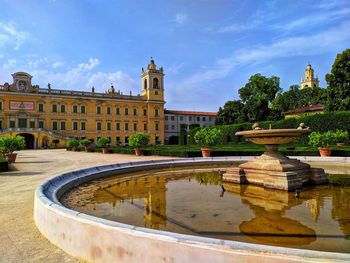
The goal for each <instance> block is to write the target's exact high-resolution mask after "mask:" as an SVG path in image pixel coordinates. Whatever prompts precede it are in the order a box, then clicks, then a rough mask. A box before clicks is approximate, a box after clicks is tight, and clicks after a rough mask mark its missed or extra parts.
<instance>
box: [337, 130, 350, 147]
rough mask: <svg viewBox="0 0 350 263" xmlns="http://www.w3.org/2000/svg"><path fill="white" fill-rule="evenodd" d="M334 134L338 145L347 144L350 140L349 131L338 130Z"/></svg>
mask: <svg viewBox="0 0 350 263" xmlns="http://www.w3.org/2000/svg"><path fill="white" fill-rule="evenodd" d="M334 136H335V140H336V141H335V142H336V145H337V146H345V145H346V144H347V143H348V142H349V133H348V131H343V130H336V131H335V134H334Z"/></svg>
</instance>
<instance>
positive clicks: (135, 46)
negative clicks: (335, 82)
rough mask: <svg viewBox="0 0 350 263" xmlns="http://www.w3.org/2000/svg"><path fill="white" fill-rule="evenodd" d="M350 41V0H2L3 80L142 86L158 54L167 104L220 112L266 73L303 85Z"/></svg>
mask: <svg viewBox="0 0 350 263" xmlns="http://www.w3.org/2000/svg"><path fill="white" fill-rule="evenodd" d="M345 48H350V1H348V0H343V1H341V0H340V1H334V0H326V1H320V0H319V1H297V0H294V1H288V0H280V1H257V0H256V1H241V0H240V1H236V0H232V1H226V0H210V1H209V0H196V1H188V0H168V1H155V0H147V1H143V0H118V1H117V0H115V1H112V0H110V1H104V0H85V1H82V0H81V1H78V0H76V1H72V0H56V1H54V0H51V1H44V0H38V1H29V0H28V1H16V0H0V83H1V84H2V83H4V82H11V80H12V77H11V73H14V72H16V71H26V72H28V73H30V74H31V75H33V83H34V84H39V85H40V86H44V87H46V85H47V83H48V82H50V83H51V86H52V88H60V89H74V90H90V89H91V87H92V86H95V88H96V90H97V91H101V92H104V91H106V90H107V88H108V87H109V86H110V84H111V83H113V84H114V85H115V86H116V87H117V89H120V90H121V91H123V92H124V93H129V91H130V90H131V91H132V92H133V93H135V94H136V93H140V91H141V81H140V71H141V67H146V66H147V64H148V62H149V60H150V57H151V56H152V57H153V58H154V59H155V62H156V64H157V65H158V66H163V67H164V70H165V74H166V76H165V89H166V101H167V103H166V108H168V109H183V110H202V111H217V109H218V107H219V106H222V105H223V104H224V102H225V101H227V100H232V99H237V98H238V93H237V91H238V89H239V88H241V87H242V86H244V84H245V83H246V82H247V81H248V78H249V77H250V76H251V75H253V74H255V73H261V74H263V75H266V76H272V75H276V76H278V77H280V78H281V87H282V88H283V89H288V88H289V86H290V85H293V84H299V82H300V77H301V76H302V75H303V72H304V69H305V67H306V65H307V63H308V62H310V63H311V64H312V65H313V67H314V69H315V72H316V73H318V75H319V78H320V85H321V87H325V86H326V83H325V80H324V75H325V74H326V73H327V72H329V71H330V69H331V66H332V64H333V61H334V58H335V56H336V54H337V53H340V52H341V51H342V50H344V49H345Z"/></svg>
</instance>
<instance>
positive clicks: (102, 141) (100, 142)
mask: <svg viewBox="0 0 350 263" xmlns="http://www.w3.org/2000/svg"><path fill="white" fill-rule="evenodd" d="M108 144H109V139H108V138H106V137H101V138H100V139H98V141H97V143H96V145H97V147H99V148H106V147H107V145H108Z"/></svg>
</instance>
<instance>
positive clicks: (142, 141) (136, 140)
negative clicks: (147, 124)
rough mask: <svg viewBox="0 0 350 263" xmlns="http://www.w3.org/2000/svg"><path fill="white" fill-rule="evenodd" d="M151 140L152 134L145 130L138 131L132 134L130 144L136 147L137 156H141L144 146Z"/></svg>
mask: <svg viewBox="0 0 350 263" xmlns="http://www.w3.org/2000/svg"><path fill="white" fill-rule="evenodd" d="M149 141H150V135H149V134H148V133H144V132H137V133H135V134H133V135H131V136H130V139H129V145H130V146H132V147H134V148H135V154H136V156H140V155H141V152H142V147H145V146H146V145H147V144H148V143H149Z"/></svg>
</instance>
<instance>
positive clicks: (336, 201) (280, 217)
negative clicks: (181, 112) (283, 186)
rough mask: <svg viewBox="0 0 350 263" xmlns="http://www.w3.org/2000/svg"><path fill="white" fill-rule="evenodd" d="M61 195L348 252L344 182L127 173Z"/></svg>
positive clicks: (165, 221) (173, 224) (245, 235)
mask: <svg viewBox="0 0 350 263" xmlns="http://www.w3.org/2000/svg"><path fill="white" fill-rule="evenodd" d="M62 202H63V203H64V204H65V205H66V206H68V207H72V208H74V209H76V210H79V211H81V212H84V213H88V214H92V215H96V216H100V217H103V218H106V219H110V220H115V221H119V222H124V223H129V224H134V225H138V226H145V227H148V228H153V229H161V230H167V231H173V232H179V233H186V234H193V235H202V236H209V237H217V238H223V239H229V240H237V241H245V242H254V243H261V244H267V245H279V246H288V247H299V248H307V249H316V250H325V251H337V252H350V241H349V240H348V237H349V235H350V187H334V186H319V187H313V188H310V189H306V190H304V191H303V192H301V194H300V197H299V198H296V197H295V195H294V193H288V192H285V191H278V190H270V189H265V188H263V187H258V186H252V185H238V184H229V183H223V182H222V181H221V177H220V173H219V172H213V171H204V172H203V171H202V170H201V171H194V170H191V171H188V170H187V171H181V170H180V171H179V170H174V171H173V172H169V171H167V172H164V171H157V172H153V173H152V175H149V174H145V173H144V174H142V173H139V174H137V173H134V174H131V175H130V176H129V177H124V178H118V177H110V178H106V179H103V180H97V181H93V182H90V183H88V184H85V185H82V186H80V187H78V188H76V189H73V190H72V191H71V192H69V193H67V194H66V195H65V196H64V197H63V198H62Z"/></svg>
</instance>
